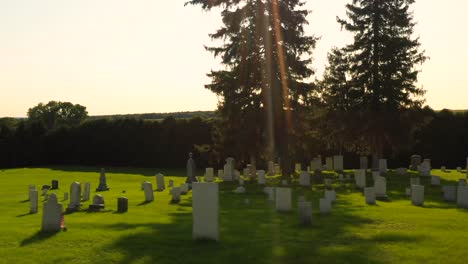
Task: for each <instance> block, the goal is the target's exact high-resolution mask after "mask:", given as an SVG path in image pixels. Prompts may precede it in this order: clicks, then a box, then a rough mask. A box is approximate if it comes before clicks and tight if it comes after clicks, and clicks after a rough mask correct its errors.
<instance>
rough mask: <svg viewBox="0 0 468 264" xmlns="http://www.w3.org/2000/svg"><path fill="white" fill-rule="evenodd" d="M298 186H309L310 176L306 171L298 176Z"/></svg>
mask: <svg viewBox="0 0 468 264" xmlns="http://www.w3.org/2000/svg"><path fill="white" fill-rule="evenodd" d="M299 185H301V186H310V174H309V172H307V171H302V172H301V174H300V175H299Z"/></svg>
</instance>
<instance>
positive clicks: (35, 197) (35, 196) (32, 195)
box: [29, 189, 39, 214]
mask: <svg viewBox="0 0 468 264" xmlns="http://www.w3.org/2000/svg"><path fill="white" fill-rule="evenodd" d="M38 204H39V191H38V190H36V189H30V190H29V208H30V210H29V213H31V214H35V213H37V207H38Z"/></svg>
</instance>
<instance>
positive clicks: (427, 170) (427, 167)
mask: <svg viewBox="0 0 468 264" xmlns="http://www.w3.org/2000/svg"><path fill="white" fill-rule="evenodd" d="M420 173H421V174H422V176H431V163H430V160H429V161H428V159H425V160H424V161H423V163H422V164H421V166H420Z"/></svg>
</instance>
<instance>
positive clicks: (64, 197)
mask: <svg viewBox="0 0 468 264" xmlns="http://www.w3.org/2000/svg"><path fill="white" fill-rule="evenodd" d="M63 200H64V201H66V200H68V193H67V192H65V193H63Z"/></svg>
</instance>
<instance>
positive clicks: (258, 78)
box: [187, 0, 316, 175]
mask: <svg viewBox="0 0 468 264" xmlns="http://www.w3.org/2000/svg"><path fill="white" fill-rule="evenodd" d="M187 4H192V5H200V6H201V8H202V9H204V10H210V9H212V8H215V7H219V8H221V9H222V13H221V15H222V18H223V21H222V22H223V26H222V27H221V28H220V29H219V30H217V31H216V32H215V33H213V34H211V35H210V36H211V37H212V38H213V39H214V40H221V41H223V44H222V45H220V46H216V47H207V50H208V51H210V52H212V53H213V54H214V56H217V57H220V58H221V59H222V64H223V65H224V66H225V68H224V69H222V70H219V71H211V73H210V74H208V76H209V77H211V84H208V85H206V88H208V89H210V90H211V91H213V92H214V93H216V94H217V95H218V96H219V98H221V100H220V102H219V104H218V111H219V114H220V116H221V118H222V119H221V121H220V123H219V124H218V126H217V135H218V136H217V137H216V138H215V139H216V145H217V151H218V152H219V153H220V155H221V156H227V155H233V156H236V157H250V159H251V161H255V160H256V159H258V158H260V157H262V156H263V155H265V156H266V158H267V159H272V158H273V157H274V156H280V157H281V162H282V168H283V172H284V174H285V175H288V174H289V171H291V169H292V163H291V162H290V159H291V158H292V152H293V149H294V148H292V147H291V145H294V142H293V141H292V140H293V136H294V134H295V132H297V131H299V130H300V129H299V128H295V127H294V124H295V122H294V120H293V118H292V116H296V117H298V116H297V115H299V114H300V112H301V111H302V109H303V107H305V106H306V104H307V103H308V102H310V98H309V97H310V95H311V90H312V85H311V84H309V83H307V81H305V79H306V78H308V77H310V76H311V75H312V74H313V71H312V69H311V66H310V64H311V60H312V59H311V55H312V54H311V53H312V50H313V48H314V47H315V43H316V38H315V37H314V36H306V35H305V33H304V25H306V24H307V20H306V16H307V14H308V13H309V11H307V10H304V9H301V8H302V6H303V5H304V2H303V1H299V0H266V1H261V0H251V1H246V0H234V1H233V0H218V1H212V0H192V1H189V2H187ZM301 131H302V130H301ZM241 146H242V147H241Z"/></svg>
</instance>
